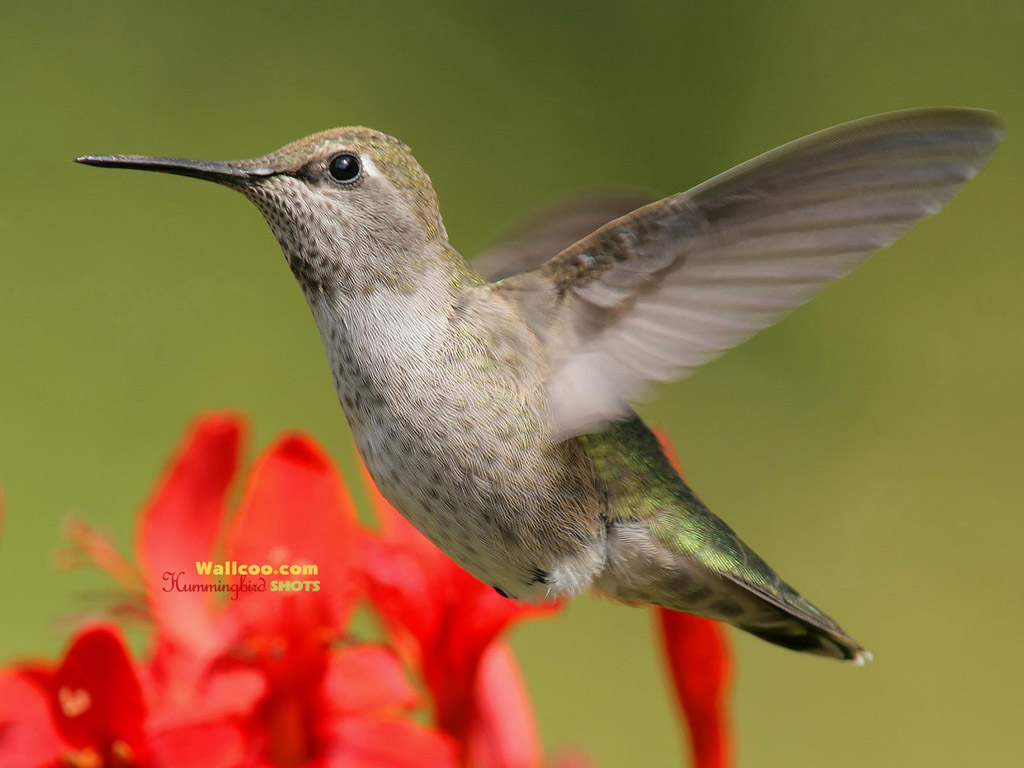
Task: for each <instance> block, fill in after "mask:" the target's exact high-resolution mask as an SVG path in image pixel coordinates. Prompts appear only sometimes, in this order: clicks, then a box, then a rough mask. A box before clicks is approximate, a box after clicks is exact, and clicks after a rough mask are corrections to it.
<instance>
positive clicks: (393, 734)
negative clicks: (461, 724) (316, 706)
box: [317, 718, 458, 768]
mask: <svg viewBox="0 0 1024 768" xmlns="http://www.w3.org/2000/svg"><path fill="white" fill-rule="evenodd" d="M325 752H326V754H325V756H324V757H323V758H322V760H321V761H318V762H317V765H318V766H320V765H322V766H323V768H424V766H430V768H456V766H458V762H457V760H456V757H455V748H454V745H453V744H452V742H451V740H450V739H448V738H447V737H446V736H444V734H441V733H439V732H437V731H434V730H431V729H428V728H424V727H423V726H420V725H417V724H416V723H413V722H410V721H408V720H385V719H374V718H346V719H344V720H339V721H337V722H336V723H335V724H334V725H333V727H332V728H331V732H330V743H329V745H328V746H327V747H326V749H325Z"/></svg>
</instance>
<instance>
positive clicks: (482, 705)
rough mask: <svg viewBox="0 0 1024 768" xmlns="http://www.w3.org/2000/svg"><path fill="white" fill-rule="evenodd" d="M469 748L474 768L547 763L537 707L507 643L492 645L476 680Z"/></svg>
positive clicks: (528, 766) (531, 766)
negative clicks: (538, 732) (534, 714)
mask: <svg viewBox="0 0 1024 768" xmlns="http://www.w3.org/2000/svg"><path fill="white" fill-rule="evenodd" d="M475 688H476V694H475V697H474V699H475V701H474V708H473V715H472V720H471V723H470V731H469V743H468V745H467V756H468V760H467V762H468V764H469V765H472V766H473V767H474V768H539V766H540V765H541V763H542V761H543V756H542V754H541V748H540V743H539V740H538V738H537V726H536V723H535V722H534V719H533V707H532V706H531V704H530V697H529V694H528V693H527V692H526V686H525V685H524V683H523V678H522V675H521V674H520V672H519V665H518V664H517V663H516V658H515V656H514V655H513V653H512V650H511V648H509V646H508V644H507V643H504V642H501V641H497V642H494V643H491V645H490V646H489V647H488V649H487V651H486V652H485V653H484V655H483V658H482V659H481V660H480V668H479V670H478V671H477V677H476V686H475Z"/></svg>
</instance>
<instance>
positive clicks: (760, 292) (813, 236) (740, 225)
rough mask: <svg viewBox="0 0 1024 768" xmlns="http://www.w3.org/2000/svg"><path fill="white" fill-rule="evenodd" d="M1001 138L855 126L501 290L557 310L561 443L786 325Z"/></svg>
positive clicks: (988, 121) (783, 150)
mask: <svg viewBox="0 0 1024 768" xmlns="http://www.w3.org/2000/svg"><path fill="white" fill-rule="evenodd" d="M1002 135H1003V129H1002V125H1001V123H1000V121H999V119H998V117H997V116H995V115H994V114H992V113H990V112H984V111H980V110H968V109H926V110H910V111H905V112H894V113H889V114H885V115H879V116H876V117H871V118H867V119H865V120H859V121H856V122H852V123H847V124H845V125H841V126H837V127H835V128H831V129H828V130H825V131H821V132H819V133H815V134H812V135H811V136H808V137H806V138H803V139H800V140H798V141H795V142H792V143H790V144H787V145H785V146H783V147H780V148H778V149H776V150H773V151H771V152H768V153H767V154H764V155H761V156H760V157H758V158H755V159H754V160H751V161H749V162H747V163H744V164H743V165H740V166H738V167H736V168H734V169H732V170H731V171H728V172H726V173H724V174H721V175H720V176H717V177H715V178H713V179H711V180H710V181H707V182H705V183H703V184H701V185H699V186H697V187H694V188H693V189H691V190H690V191H689V192H685V193H683V194H680V195H676V196H674V197H669V198H667V199H665V200H662V201H659V202H657V203H653V204H651V205H647V206H644V207H643V208H640V209H638V210H636V211H634V212H633V213H631V214H628V215H626V216H623V217H621V218H618V219H615V220H613V221H611V222H610V223H608V224H606V225H605V226H603V227H601V228H600V229H598V230H597V231H596V232H594V233H593V234H591V235H589V236H588V237H586V238H584V239H582V240H580V241H579V242H577V243H575V244H574V245H573V246H571V247H569V248H567V249H566V250H564V251H563V252H561V253H560V254H559V255H558V256H556V257H555V258H553V259H551V260H550V261H548V262H547V263H546V264H544V265H543V266H541V267H540V268H539V269H537V270H535V271H534V272H532V273H528V274H525V275H521V276H518V277H514V278H510V279H509V280H508V281H506V282H505V283H503V284H501V286H500V287H501V288H504V289H506V290H509V291H520V292H530V291H533V292H536V291H543V292H546V293H548V294H549V295H548V296H546V297H544V298H542V299H541V300H540V301H539V302H538V301H537V300H536V298H540V297H536V298H535V299H534V300H533V303H534V304H540V305H543V306H544V307H545V311H544V315H545V317H546V318H547V319H546V320H545V323H550V326H549V328H548V329H547V333H548V334H550V336H551V338H559V339H562V341H561V342H560V343H558V344H554V345H552V346H551V355H552V359H551V371H552V373H551V378H550V381H549V395H550V404H551V406H550V407H551V413H552V419H553V421H554V425H555V428H556V430H557V432H558V433H559V434H560V435H561V436H562V437H569V436H572V435H577V434H582V433H585V432H591V431H594V430H595V429H597V428H599V427H600V426H601V425H602V424H603V423H606V422H608V421H610V420H614V419H617V418H621V417H622V416H623V415H624V414H626V413H628V406H627V403H628V402H629V401H630V400H634V399H636V398H638V397H640V396H641V395H642V394H643V391H644V387H645V385H646V384H647V383H649V382H652V381H658V380H667V379H671V378H676V377H681V376H685V375H687V374H689V373H690V372H691V371H692V370H693V369H694V368H696V367H698V366H699V365H701V364H703V363H705V362H707V361H708V360H710V359H712V358H714V357H716V356H717V355H719V354H720V353H722V352H723V351H725V350H727V349H729V348H731V347H733V346H735V345H737V344H739V343H740V342H742V341H744V340H745V339H747V338H749V337H750V336H752V335H753V334H754V333H756V332H757V331H758V330H760V329H762V328H765V327H767V326H769V325H771V324H773V323H775V322H776V321H777V320H779V318H781V317H782V316H783V315H785V314H786V313H787V312H789V311H790V310H792V309H793V308H795V307H797V306H799V305H800V304H802V303H804V302H806V301H807V300H809V299H810V298H811V297H813V296H814V295H815V294H817V293H818V292H819V291H820V290H821V289H822V288H823V287H824V286H825V285H826V284H828V283H829V282H831V281H832V280H835V279H836V278H838V277H841V276H843V275H845V274H847V273H848V272H849V271H850V270H852V269H853V268H854V267H855V266H857V265H858V264H860V263H861V262H863V261H864V260H865V259H866V258H867V257H868V256H869V255H870V254H871V253H872V252H873V251H875V250H877V249H879V248H882V247H883V246H886V245H889V244H890V243H892V242H893V241H895V240H896V239H898V238H899V237H900V236H901V235H903V234H904V233H905V232H906V231H907V230H908V229H909V228H910V227H911V226H912V225H913V224H914V223H915V222H916V221H918V220H919V219H921V218H923V217H925V216H928V215H931V214H934V213H936V212H938V210H939V209H940V208H941V207H942V206H943V205H944V204H945V203H946V202H947V201H948V200H949V198H950V197H952V196H953V194H954V193H955V192H956V191H957V190H958V189H959V188H960V186H961V185H962V184H963V183H964V182H965V181H967V180H968V179H969V178H971V177H972V176H973V175H974V174H975V173H977V171H978V169H979V168H980V167H981V166H983V165H984V163H985V162H986V160H987V159H988V157H989V155H990V154H991V153H992V152H993V150H994V149H995V147H996V146H997V145H998V143H999V141H1000V140H1001V138H1002ZM517 298H518V299H519V300H520V301H523V300H524V296H523V294H522V293H521V294H520V295H519V296H518V297H517ZM532 311H534V314H535V313H536V312H535V310H532Z"/></svg>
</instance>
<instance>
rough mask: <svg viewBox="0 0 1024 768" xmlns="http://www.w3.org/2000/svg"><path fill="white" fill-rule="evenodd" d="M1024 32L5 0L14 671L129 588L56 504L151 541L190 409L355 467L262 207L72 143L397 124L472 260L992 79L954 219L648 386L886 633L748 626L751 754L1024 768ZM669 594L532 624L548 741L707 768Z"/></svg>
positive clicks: (765, 517) (854, 16)
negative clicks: (997, 127) (664, 634)
mask: <svg viewBox="0 0 1024 768" xmlns="http://www.w3.org/2000/svg"><path fill="white" fill-rule="evenodd" d="M1022 50H1024V11H1022V5H1021V3H1019V2H1007V3H998V2H993V3H982V2H973V3H964V2H954V1H952V0H942V1H941V2H936V1H935V0H931V1H930V2H923V1H916V2H905V3H900V4H898V7H894V4H891V3H875V2H850V0H841V1H839V0H830V1H829V2H813V3H811V2H806V3H802V2H797V3H757V2H747V3H733V2H704V3H693V2H686V3H680V2H674V1H672V0H666V1H665V2H632V3H615V2H595V1H594V0H590V1H589V2H578V1H576V2H562V3H552V2H550V1H546V2H540V1H539V0H521V1H520V2H518V3H515V4H508V5H507V6H502V7H498V6H497V4H485V3H476V2H471V0H466V1H465V2H456V1H455V0H443V1H442V2H432V3H421V2H407V3H398V2H391V3H372V2H363V3H340V2H338V3H327V2H312V3H292V4H284V3H270V2H245V3H179V4H174V5H173V6H171V5H170V4H164V6H163V7H162V8H161V7H160V6H157V5H156V4H150V5H149V6H148V7H147V5H146V4H141V3H138V2H127V1H126V2H107V1H106V0H97V1H96V2H91V3H87V4H86V3H70V2H69V3H66V4H59V3H46V2H44V3H19V2H5V3H4V4H3V5H2V7H0V62H2V72H3V76H2V77H0V103H2V104H3V112H4V119H3V121H2V128H0V130H2V131H3V146H4V148H5V152H4V154H3V158H2V162H0V179H2V185H3V203H2V207H0V366H2V368H0V372H2V375H0V488H2V491H3V495H4V499H5V510H4V521H3V530H2V533H0V617H2V618H0V660H7V659H10V658H12V657H14V656H17V655H23V654H27V653H44V654H54V653H57V652H58V651H59V649H60V647H61V644H62V638H63V637H64V632H65V630H64V628H63V626H62V625H61V624H60V623H59V621H58V619H59V617H61V616H64V615H67V614H69V613H72V612H74V611H75V610H77V609H79V608H80V607H81V605H82V603H81V593H83V592H88V591H89V590H94V589H99V588H104V587H106V586H108V582H107V581H106V580H104V579H103V578H100V577H98V576H95V575H92V574H75V575H62V574H58V573H56V572H54V570H53V568H52V567H51V565H50V564H49V554H50V552H51V550H52V549H53V547H54V545H55V544H56V542H57V540H58V528H59V524H60V521H61V520H62V519H63V518H64V517H65V516H66V515H67V513H68V512H69V511H72V510H77V511H79V512H81V513H82V514H84V515H85V516H86V517H87V518H88V519H90V520H91V521H93V522H94V523H96V524H98V525H100V526H101V527H104V528H106V529H108V530H110V531H111V532H113V534H114V536H115V538H116V540H117V541H118V542H119V544H121V545H122V547H124V548H125V549H129V548H130V546H131V537H132V530H133V517H134V514H135V511H136V509H137V508H138V506H139V504H140V503H141V501H142V500H143V498H144V497H145V495H146V494H147V492H148V489H149V488H150V485H151V483H152V482H153V480H154V478H155V477H156V476H157V474H158V472H159V470H160V469H161V467H162V466H163V463H164V461H165V458H166V456H167V454H168V453H169V451H170V450H171V448H172V447H173V445H174V444H175V443H176V441H177V439H178V437H179V435H180V434H181V431H182V429H183V428H184V426H185V425H186V423H188V422H189V421H190V420H191V419H192V418H193V416H194V415H195V414H197V413H198V412H200V411H203V410H208V409H213V408H230V409H237V410H240V411H244V412H245V413H246V414H248V415H249V417H250V418H251V420H252V425H253V432H254V437H255V447H258V446H262V445H264V444H265V443H266V442H267V441H268V440H269V439H271V438H272V437H273V436H274V435H275V434H277V433H278V432H280V431H281V430H283V429H286V428H299V429H303V430H306V431H308V432H310V433H312V434H313V435H314V436H315V437H316V438H317V439H318V440H320V441H322V442H323V443H324V444H325V445H327V446H328V448H329V449H330V450H331V452H332V454H333V455H334V456H335V457H337V459H338V460H339V461H340V462H341V464H342V466H343V468H344V469H345V470H346V472H353V471H354V466H355V465H354V462H353V457H352V452H351V447H350V439H349V435H348V430H347V426H346V424H345V422H344V418H343V416H342V413H341V410H340V408H339V407H338V405H337V403H336V401H335V396H334V393H333V391H332V387H331V381H330V376H329V375H328V371H327V368H326V365H325V361H324V356H323V353H322V351H321V348H320V343H319V339H318V337H317V334H316V332H315V329H314V326H313V322H312V320H311V318H310V316H309V313H308V310H307V309H306V307H305V305H304V302H303V299H302V296H301V294H300V292H299V291H298V290H297V288H296V286H295V285H294V284H293V280H292V278H291V276H290V274H289V272H288V269H287V267H286V265H285V263H284V260H283V258H282V257H281V255H280V253H279V251H278V248H277V245H276V243H275V242H274V240H273V237H272V236H271V234H270V232H269V230H268V229H267V228H266V226H265V225H264V224H263V222H262V220H261V219H260V217H259V215H258V213H257V212H256V211H255V210H254V209H252V207H251V206H250V205H249V204H248V203H247V202H246V201H245V200H244V199H243V198H242V197H241V196H239V195H233V194H229V193H228V192H227V191H225V190H223V189H220V188H217V187H215V186H214V185H207V184H201V183H197V182H192V181H189V180H184V179H179V178H174V179H172V178H161V177H157V176H154V175H148V174H131V173H115V172H101V171H97V170H92V169H87V168H83V167H78V166H75V165H73V164H72V163H71V162H70V159H71V158H72V157H74V156H76V155H78V154H82V153H87V152H89V153H103V152H140V153H149V154H169V155H180V156H186V157H188V156H192V157H208V158H225V157H227V158H230V157H248V156H253V155H257V154H261V153H263V152H265V151H267V150H270V149H273V148H275V147H277V146H279V145H281V144H283V143H285V142H287V141H290V140H292V139H295V138H298V137H300V136H303V135H305V134H308V133H311V132H313V131H316V130H320V129H324V128H328V127H332V126H337V125H345V124H365V125H370V126H373V127H376V128H379V129H381V130H384V131H387V132H389V133H392V134H394V135H397V136H399V137H401V138H402V139H404V140H405V141H406V142H407V143H408V144H409V145H410V146H411V147H412V148H413V150H414V151H415V152H416V155H417V157H418V158H419V160H420V161H421V163H422V164H423V165H424V167H425V168H426V169H427V171H428V172H429V173H430V174H431V175H432V178H433V180H434V183H435V185H436V187H437V190H438V193H439V195H440V198H441V201H442V206H443V210H444V214H445V219H446V222H447V226H448V230H449V232H450V233H451V235H452V239H453V241H454V243H455V245H456V246H457V247H459V248H460V249H461V250H462V251H463V253H466V254H471V253H473V252H475V251H478V250H480V249H482V248H483V247H484V246H485V245H486V244H488V243H489V242H490V241H491V240H492V239H493V238H494V237H495V236H496V235H497V234H499V233H500V232H501V231H502V230H503V229H504V228H505V227H507V226H508V225H509V224H510V223H512V222H513V220H514V219H515V218H516V217H517V216H519V215H521V214H523V213H524V212H526V211H527V210H529V209H530V208H531V207H532V206H534V205H535V204H537V203H539V202H542V201H545V200H550V199H554V198H557V197H560V196H563V195H566V194H569V193H572V192H575V191H579V190H584V189H588V188H593V187H602V186H609V185H627V186H640V187H646V188H651V189H655V190H658V191H661V192H664V193H666V194H667V193H671V192H677V191H681V190H683V189H686V188H687V187H689V186H691V185H693V184H695V183H697V182H700V181H702V180H704V179H705V178H707V177H709V176H711V175H712V174H714V173H716V172H718V171H721V170H724V169H725V168H728V167H730V166H732V165H734V164H735V163H737V162H740V161H743V160H745V159H747V158H749V157H751V156H753V155H755V154H757V153H759V152H761V151H763V150H767V149H770V148H772V147H774V146H776V145H778V144H780V143H782V142H785V141H788V140H790V139H793V138H796V137H798V136H801V135H804V134H806V133H809V132H811V131H812V130H816V129H819V128H823V127H826V126H829V125H832V124H835V123H839V122H842V121H845V120H849V119H853V118H857V117H861V116H864V115H868V114H872V113H877V112H882V111H886V110H891V109H898V108H904V107H914V106H926V105H960V106H978V107H987V108H989V109H993V110H996V111H998V112H1000V113H1002V115H1003V116H1004V117H1005V119H1006V121H1007V123H1008V125H1009V128H1010V134H1009V138H1008V139H1007V141H1006V142H1005V144H1004V146H1003V148H1002V149H1001V150H1000V152H999V153H998V154H997V155H996V157H995V160H994V161H993V163H992V164H991V166H990V167H989V168H988V169H987V170H986V171H985V172H984V173H982V174H981V176H980V177H979V178H978V179H976V180H974V181H972V182H971V183H970V184H969V185H968V186H967V188H966V189H965V191H964V192H963V193H962V194H961V195H960V196H959V197H958V198H956V199H955V200H954V201H953V202H952V204H951V205H950V206H949V207H948V209H947V210H946V211H945V212H944V213H943V214H942V215H940V216H939V217H937V218H935V219H931V220H929V221H927V222H926V223H924V224H923V225H921V226H920V227H918V228H917V229H915V230H914V231H913V232H912V233H911V234H910V235H909V236H908V237H907V238H906V239H905V240H904V241H902V242H901V243H899V244H898V245H897V246H895V247H893V248H892V249H890V250H888V251H886V252H884V253H883V254H881V255H880V256H879V257H878V258H876V259H875V260H873V261H871V262H869V264H868V265H867V266H865V267H864V268H862V269H861V270H859V271H858V272H856V273H855V274H854V275H852V276H851V277H849V278H847V279H846V280H844V281H842V282H841V283H840V284H838V285H836V286H834V287H833V288H831V289H830V290H828V291H827V292H826V293H825V294H824V295H823V296H822V297H821V298H819V299H818V300H816V301H815V302H813V303H812V304H811V305H809V306H808V307H806V308H804V309H801V310H799V311H798V312H796V314H795V315H793V316H792V317H790V318H789V319H787V320H786V321H785V322H783V323H782V324H781V325H780V326H778V327H776V328H774V329H772V330H769V331H767V332H765V333H763V334H761V335H760V336H758V337H757V338H755V339H754V340H752V341H751V342H749V343H747V344H746V345H744V346H743V347H741V348H740V349H738V350H736V351H734V352H732V353H730V354H729V355H727V356H726V357H724V358H723V359H721V360H720V361H718V362H715V363H713V364H711V365H710V366H708V367H707V368H706V369H704V370H702V371H700V372H699V373H698V374H697V375H696V376H694V377H693V378H692V379H690V380H687V381H685V382H681V383H679V384H675V385H672V386H666V387H664V388H662V390H661V392H660V394H661V397H660V398H659V399H658V400H656V401H655V402H653V403H651V404H649V405H648V406H646V407H645V408H644V409H643V412H644V414H645V415H646V416H648V417H649V418H650V419H651V420H652V421H654V422H659V423H662V424H664V425H666V426H667V427H668V430H669V432H670V433H671V435H672V437H673V439H674V442H675V444H676V446H677V447H678V450H679V452H680V454H681V456H682V459H683V461H684V463H685V465H686V467H687V471H688V474H689V477H690V479H691V481H692V482H693V484H694V485H695V487H696V488H697V490H698V492H699V493H700V494H701V495H702V496H703V497H704V498H705V500H706V501H707V502H708V504H709V505H710V506H711V508H712V509H714V510H716V511H717V512H718V513H719V514H720V515H721V516H723V517H724V518H726V519H727V520H728V521H729V522H730V523H731V524H732V525H733V526H734V527H735V528H736V529H737V530H738V531H739V532H740V533H741V535H742V536H743V537H744V538H745V539H746V540H747V541H748V542H749V543H750V544H751V545H752V546H754V548H755V549H757V550H758V551H759V552H760V553H761V554H762V555H764V556H765V557H766V559H768V560H769V561H770V562H771V563H772V564H773V565H774V566H775V567H776V568H778V569H779V570H780V571H781V573H782V574H783V575H784V576H785V577H786V578H787V579H788V580H789V581H791V582H792V583H793V584H794V585H795V586H797V587H798V588H800V589H801V590H802V591H803V592H804V593H805V594H806V595H808V596H809V597H810V598H811V599H813V600H814V601H815V602H817V603H818V604H819V605H821V607H822V608H824V609H826V610H827V611H828V612H829V613H831V614H832V615H834V616H835V617H836V618H837V619H838V620H839V621H840V622H841V623H842V624H843V626H844V627H846V628H847V629H848V630H849V631H850V632H851V633H852V634H853V635H854V636H855V637H857V638H858V639H859V640H861V641H862V642H863V643H865V644H866V645H867V646H868V647H870V648H871V649H872V650H873V651H874V653H875V657H876V662H875V663H874V664H872V665H870V666H868V667H867V668H866V669H854V668H851V667H848V666H846V665H841V664H836V663H832V662H829V661H824V660H819V659H815V658H808V657H804V656H800V655H797V654H792V653H788V652H786V651H782V650H779V649H777V648H775V647H772V646H769V645H768V644H765V643H762V642H760V641H758V640H755V639H753V638H751V637H748V636H746V635H741V634H740V633H738V632H733V633H732V638H733V640H734V643H735V652H736V658H737V673H736V686H735V696H734V714H735V722H736V732H737V750H738V756H739V761H740V764H741V765H747V766H754V765H757V766H794V765H823V764H829V765H835V766H864V765H872V766H898V765H929V766H963V765H988V766H1018V765H1020V764H1021V759H1022V758H1021V748H1020V744H1019V741H1020V739H1019V727H1020V726H1019V722H1020V718H1021V715H1022V704H1021V697H1020V691H1021V689H1022V687H1024V660H1022V655H1021V653H1020V643H1021V639H1022V638H1024V557H1022V555H1024V544H1022V542H1024V516H1022V515H1021V507H1022V505H1021V498H1022V494H1024V480H1022V478H1024V471H1022V467H1021V463H1022V459H1024V445H1022V437H1021V435H1022V428H1021V427H1022V420H1024V419H1022V417H1024V404H1022V400H1024V398H1022V392H1024V388H1022V384H1021V380H1022V376H1024V339H1022V336H1024V334H1022V331H1024V310H1022V304H1024V301H1022V300H1024V290H1022V289H1024V258H1022V256H1021V248H1020V243H1021V241H1022V239H1024V237H1022V236H1024V217H1022V216H1021V212H1020V208H1021V200H1022V199H1024V151H1022V149H1021V130H1022V126H1024V58H1022ZM650 619H651V617H650V616H649V614H648V613H647V612H645V611H642V610H632V609H629V608H625V607H619V606H615V605H612V604H610V603H603V602H598V601H594V600H590V599H581V600H578V601H577V602H576V603H575V604H574V605H573V606H572V607H571V610H569V611H568V612H567V614H566V615H564V616H563V617H562V618H559V619H557V620H555V621H550V622H538V623H534V624H529V625H526V626H524V627H522V628H521V629H520V630H518V631H517V633H516V635H515V643H516V646H517V648H518V650H519V652H520V655H521V658H522V663H523V665H524V668H525V672H526V676H527V679H528V682H529V685H530V688H531V690H532V694H533V697H534V700H535V705H536V709H537V713H538V717H539V720H540V727H541V730H542V733H543V737H544V740H545V743H546V744H547V745H549V746H551V747H554V746H557V745H577V746H579V747H581V748H583V749H585V750H586V751H588V752H589V753H590V754H592V755H593V756H595V758H596V759H597V762H598V764H599V765H601V766H605V767H610V766H620V765H645V766H647V765H649V766H672V765H678V764H679V761H680V743H679V739H680V736H679V730H678V728H677V726H676V723H675V719H674V715H673V713H672V710H671V707H670V703H669V700H668V698H667V696H666V691H665V686H664V683H663V681H662V677H661V671H660V667H659V659H658V657H657V654H656V652H655V649H654V647H653V645H652V642H651V633H650V629H651V621H650Z"/></svg>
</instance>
